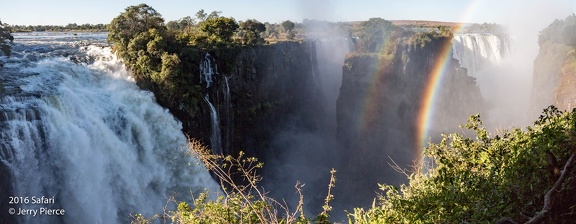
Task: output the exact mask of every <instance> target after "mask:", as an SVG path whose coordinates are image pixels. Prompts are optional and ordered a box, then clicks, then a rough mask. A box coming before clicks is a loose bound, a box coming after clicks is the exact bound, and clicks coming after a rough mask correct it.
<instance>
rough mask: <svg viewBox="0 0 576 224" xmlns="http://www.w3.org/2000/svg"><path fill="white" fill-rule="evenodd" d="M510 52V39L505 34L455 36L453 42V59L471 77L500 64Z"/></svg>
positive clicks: (465, 34) (464, 34)
mask: <svg viewBox="0 0 576 224" xmlns="http://www.w3.org/2000/svg"><path fill="white" fill-rule="evenodd" d="M510 51H511V49H510V37H509V36H508V35H503V34H501V35H498V34H487V33H462V34H455V35H454V39H453V40H452V53H453V57H454V58H455V59H458V61H460V65H461V66H462V67H464V68H466V69H468V74H469V75H471V76H475V74H477V73H478V72H479V71H481V70H482V69H485V68H486V67H488V66H490V65H493V64H496V63H499V62H500V61H501V60H502V58H504V57H506V56H507V55H509V54H510Z"/></svg>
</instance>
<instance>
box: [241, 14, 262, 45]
mask: <svg viewBox="0 0 576 224" xmlns="http://www.w3.org/2000/svg"><path fill="white" fill-rule="evenodd" d="M240 29H241V30H242V31H243V32H242V35H241V38H242V42H243V43H244V44H257V43H263V42H264V39H263V38H262V37H261V36H260V33H262V32H264V31H266V26H265V25H264V24H263V23H261V22H259V21H258V20H255V19H249V20H246V21H244V22H242V23H240Z"/></svg>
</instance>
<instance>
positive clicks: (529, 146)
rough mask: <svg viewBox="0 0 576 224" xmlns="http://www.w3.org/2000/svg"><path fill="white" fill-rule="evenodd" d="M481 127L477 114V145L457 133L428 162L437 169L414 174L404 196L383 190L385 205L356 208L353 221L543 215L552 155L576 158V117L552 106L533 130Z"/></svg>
mask: <svg viewBox="0 0 576 224" xmlns="http://www.w3.org/2000/svg"><path fill="white" fill-rule="evenodd" d="M481 124H482V122H481V120H480V116H479V115H474V116H472V117H471V118H470V120H469V122H468V124H467V125H466V127H467V128H468V129H470V130H472V131H474V132H475V137H474V138H473V139H471V138H468V137H466V136H464V135H461V134H451V135H447V136H444V138H443V140H442V141H441V142H440V143H439V144H430V146H429V147H428V148H426V149H425V151H424V155H425V156H427V157H428V158H429V159H430V160H432V161H433V165H431V164H428V166H426V167H425V168H424V169H426V170H420V172H415V173H414V174H412V175H410V177H409V181H410V182H409V185H407V186H401V187H400V189H397V188H395V187H393V186H389V185H381V189H382V190H383V191H384V192H385V194H384V195H382V196H380V197H379V198H378V201H379V204H378V205H377V204H373V206H372V208H370V209H368V210H364V209H360V208H358V209H355V210H354V212H353V213H351V214H349V219H350V222H354V223H494V222H496V221H497V220H499V219H500V218H502V217H511V218H512V219H513V220H524V221H526V220H525V219H526V218H525V217H526V216H529V217H533V216H535V215H536V214H538V210H539V209H540V208H542V205H543V203H544V201H543V200H544V199H543V198H544V194H545V193H546V192H547V191H548V190H549V189H550V187H551V182H550V181H549V179H548V178H547V177H549V172H548V171H547V165H549V164H548V163H547V160H546V151H550V152H551V153H553V154H554V155H556V156H557V157H558V158H559V161H561V163H562V164H563V163H565V162H566V160H567V158H568V157H569V156H570V155H571V154H573V153H574V151H573V149H574V146H576V141H575V140H576V139H575V137H576V136H575V135H574V133H575V131H576V111H572V112H571V113H562V112H560V111H558V110H557V109H556V108H554V107H550V108H548V109H547V110H545V113H544V115H542V116H541V117H540V119H539V120H538V121H537V122H536V123H535V125H534V126H533V127H529V128H527V130H525V131H524V130H521V129H513V130H510V131H503V132H502V133H501V134H500V135H496V136H492V134H490V133H489V132H488V131H486V129H484V128H482V127H481ZM562 215H563V214H562ZM553 222H554V221H553ZM556 222H558V221H556Z"/></svg>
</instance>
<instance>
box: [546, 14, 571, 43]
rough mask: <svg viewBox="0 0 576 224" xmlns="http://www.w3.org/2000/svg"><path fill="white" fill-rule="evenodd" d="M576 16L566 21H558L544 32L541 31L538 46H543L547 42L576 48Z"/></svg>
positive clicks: (567, 18)
mask: <svg viewBox="0 0 576 224" xmlns="http://www.w3.org/2000/svg"><path fill="white" fill-rule="evenodd" d="M575 36H576V15H574V14H572V15H570V16H568V17H566V19H563V20H559V19H556V20H554V22H552V24H550V25H548V27H546V28H545V29H544V30H542V31H540V35H539V36H538V44H539V45H540V46H542V45H543V44H544V43H545V42H547V41H549V42H551V43H557V44H565V45H568V46H576V38H574V37H575Z"/></svg>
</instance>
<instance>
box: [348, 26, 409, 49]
mask: <svg viewBox="0 0 576 224" xmlns="http://www.w3.org/2000/svg"><path fill="white" fill-rule="evenodd" d="M359 28H360V30H359V33H358V34H357V35H358V37H359V38H360V49H361V50H362V51H367V52H379V51H380V50H381V48H382V44H383V43H384V42H385V39H387V38H388V37H390V35H391V34H392V31H394V30H396V29H401V28H399V27H396V26H394V25H393V24H392V22H390V21H387V20H384V19H382V18H370V19H369V20H368V21H364V22H362V23H360V26H359Z"/></svg>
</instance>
